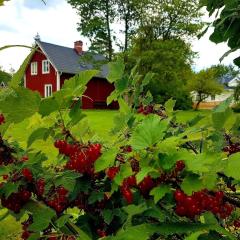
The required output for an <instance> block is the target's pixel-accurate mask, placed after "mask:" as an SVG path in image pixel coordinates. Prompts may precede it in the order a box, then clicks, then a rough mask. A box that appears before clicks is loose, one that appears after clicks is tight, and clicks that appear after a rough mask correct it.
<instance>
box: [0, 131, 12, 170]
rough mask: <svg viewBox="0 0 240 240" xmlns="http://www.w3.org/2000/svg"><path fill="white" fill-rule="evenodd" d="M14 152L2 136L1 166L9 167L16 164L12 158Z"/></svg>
mask: <svg viewBox="0 0 240 240" xmlns="http://www.w3.org/2000/svg"><path fill="white" fill-rule="evenodd" d="M12 153H13V150H12V149H11V148H10V147H8V146H7V145H6V144H5V143H4V141H3V139H2V138H1V135H0V166H1V165H5V166H7V165H9V164H12V163H13V162H14V157H13V156H12Z"/></svg>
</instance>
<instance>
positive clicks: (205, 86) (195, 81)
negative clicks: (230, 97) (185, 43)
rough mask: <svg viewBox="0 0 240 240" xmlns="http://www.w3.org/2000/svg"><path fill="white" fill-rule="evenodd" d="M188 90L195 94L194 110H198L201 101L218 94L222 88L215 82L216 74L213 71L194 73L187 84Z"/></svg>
mask: <svg viewBox="0 0 240 240" xmlns="http://www.w3.org/2000/svg"><path fill="white" fill-rule="evenodd" d="M188 89H189V91H191V92H195V93H196V94H197V104H196V107H195V110H197V109H198V108H199V105H200V103H201V102H202V101H204V100H205V99H206V98H208V97H209V96H211V95H216V94H220V93H221V92H222V91H223V86H222V85H221V84H219V83H218V82H217V77H216V73H215V71H214V70H213V69H211V68H210V69H206V70H201V71H200V72H199V73H196V74H195V75H194V76H193V78H192V79H191V80H190V81H189V82H188Z"/></svg>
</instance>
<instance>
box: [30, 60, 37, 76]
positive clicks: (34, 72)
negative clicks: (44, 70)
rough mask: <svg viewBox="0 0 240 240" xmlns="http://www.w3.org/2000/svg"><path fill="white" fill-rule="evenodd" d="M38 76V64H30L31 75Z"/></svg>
mask: <svg viewBox="0 0 240 240" xmlns="http://www.w3.org/2000/svg"><path fill="white" fill-rule="evenodd" d="M37 74H38V63H37V62H31V75H32V76H34V75H37Z"/></svg>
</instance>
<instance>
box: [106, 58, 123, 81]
mask: <svg viewBox="0 0 240 240" xmlns="http://www.w3.org/2000/svg"><path fill="white" fill-rule="evenodd" d="M108 69H109V73H108V76H107V80H108V81H109V82H110V83H113V82H115V81H116V80H119V79H121V78H122V76H123V74H124V70H125V65H124V62H123V61H122V60H121V59H119V60H118V61H116V62H110V63H109V64H108Z"/></svg>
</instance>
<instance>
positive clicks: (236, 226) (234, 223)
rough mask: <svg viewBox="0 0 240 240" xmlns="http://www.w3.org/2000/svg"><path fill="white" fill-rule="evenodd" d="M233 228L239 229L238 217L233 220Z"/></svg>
mask: <svg viewBox="0 0 240 240" xmlns="http://www.w3.org/2000/svg"><path fill="white" fill-rule="evenodd" d="M233 225H234V227H235V228H237V229H240V219H237V220H235V221H234V222H233Z"/></svg>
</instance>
